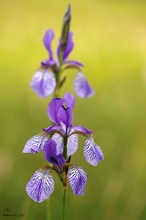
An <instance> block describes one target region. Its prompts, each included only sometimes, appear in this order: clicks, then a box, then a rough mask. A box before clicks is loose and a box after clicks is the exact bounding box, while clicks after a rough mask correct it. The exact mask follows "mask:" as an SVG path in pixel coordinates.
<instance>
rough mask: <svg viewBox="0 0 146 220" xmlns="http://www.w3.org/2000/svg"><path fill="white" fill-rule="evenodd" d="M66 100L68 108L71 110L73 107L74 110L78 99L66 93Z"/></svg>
mask: <svg viewBox="0 0 146 220" xmlns="http://www.w3.org/2000/svg"><path fill="white" fill-rule="evenodd" d="M64 100H65V103H66V107H67V108H69V107H71V108H72V109H73V108H74V106H75V104H76V99H75V97H74V96H73V95H72V94H71V93H70V92H66V93H65V95H64Z"/></svg>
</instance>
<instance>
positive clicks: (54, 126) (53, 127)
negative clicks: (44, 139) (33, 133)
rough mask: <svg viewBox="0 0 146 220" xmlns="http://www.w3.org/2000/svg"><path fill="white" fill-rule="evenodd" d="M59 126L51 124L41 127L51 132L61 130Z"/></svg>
mask: <svg viewBox="0 0 146 220" xmlns="http://www.w3.org/2000/svg"><path fill="white" fill-rule="evenodd" d="M61 129H62V128H61V126H59V125H51V126H49V127H48V128H43V131H46V132H47V133H48V134H49V133H51V132H53V133H54V132H55V131H56V132H60V131H61Z"/></svg>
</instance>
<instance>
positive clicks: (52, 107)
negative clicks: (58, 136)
mask: <svg viewBox="0 0 146 220" xmlns="http://www.w3.org/2000/svg"><path fill="white" fill-rule="evenodd" d="M63 103H64V99H61V98H54V99H52V101H51V102H50V104H49V105H48V109H47V113H48V117H49V118H50V120H51V121H52V122H54V123H56V124H58V125H59V120H58V110H59V108H60V107H61V106H62V105H63Z"/></svg>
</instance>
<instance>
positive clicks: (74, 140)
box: [67, 134, 78, 156]
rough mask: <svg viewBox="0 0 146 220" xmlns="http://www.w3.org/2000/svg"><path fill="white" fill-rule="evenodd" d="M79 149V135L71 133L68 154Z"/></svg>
mask: <svg viewBox="0 0 146 220" xmlns="http://www.w3.org/2000/svg"><path fill="white" fill-rule="evenodd" d="M77 149H78V135H77V134H71V135H70V136H69V137H68V139H67V156H70V155H72V154H74V153H75V152H76V150H77Z"/></svg>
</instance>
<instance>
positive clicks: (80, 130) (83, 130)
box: [70, 125, 93, 136]
mask: <svg viewBox="0 0 146 220" xmlns="http://www.w3.org/2000/svg"><path fill="white" fill-rule="evenodd" d="M73 132H75V133H78V134H82V135H85V136H86V135H90V134H92V132H93V131H91V130H88V129H87V128H85V127H83V126H80V125H76V126H72V127H71V130H70V133H73Z"/></svg>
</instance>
